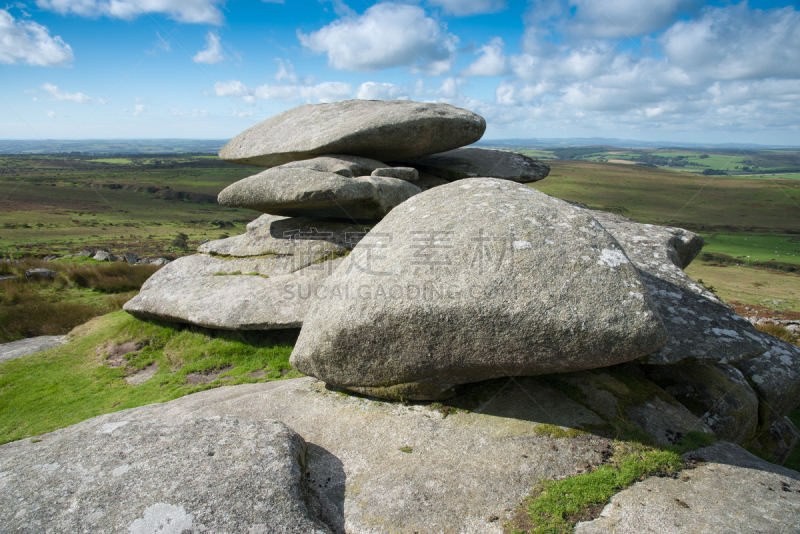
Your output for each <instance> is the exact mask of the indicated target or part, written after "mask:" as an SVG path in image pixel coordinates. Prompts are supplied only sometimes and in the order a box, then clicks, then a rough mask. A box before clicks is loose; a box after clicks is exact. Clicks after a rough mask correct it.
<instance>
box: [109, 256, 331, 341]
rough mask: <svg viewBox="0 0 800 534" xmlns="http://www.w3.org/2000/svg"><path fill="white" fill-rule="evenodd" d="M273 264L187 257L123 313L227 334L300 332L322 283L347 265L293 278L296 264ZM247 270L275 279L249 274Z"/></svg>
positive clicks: (312, 269) (320, 267) (314, 268)
mask: <svg viewBox="0 0 800 534" xmlns="http://www.w3.org/2000/svg"><path fill="white" fill-rule="evenodd" d="M272 260H273V261H270V259H269V258H268V259H266V260H264V259H236V260H225V259H219V258H214V257H211V256H206V255H204V254H196V255H194V256H187V257H184V258H181V259H179V260H176V261H174V262H172V263H170V264H169V265H168V266H167V267H164V268H163V269H161V270H159V271H158V272H156V273H155V274H154V275H153V276H151V277H150V278H149V279H148V280H147V281H146V282H145V283H144V285H142V289H141V291H140V292H139V294H138V295H136V296H135V297H134V298H132V299H131V300H129V301H128V302H126V303H125V305H124V306H123V309H124V310H125V311H126V312H128V313H130V314H131V315H134V316H135V317H138V318H140V319H148V320H158V321H167V322H177V323H185V324H193V325H197V326H202V327H205V328H219V329H223V330H275V329H286V328H300V327H301V326H302V325H303V318H304V317H305V315H306V312H307V311H308V308H309V306H310V305H311V303H312V302H313V301H314V299H315V298H316V294H317V293H318V291H319V289H320V286H321V285H322V281H323V280H324V279H325V278H326V277H328V276H330V274H331V273H332V272H333V271H334V270H335V269H336V267H338V265H339V264H340V263H341V261H342V260H341V259H334V260H330V261H324V262H322V263H318V264H315V265H310V266H308V267H305V268H302V269H300V270H296V272H292V271H289V272H288V273H287V270H289V268H290V267H289V265H290V263H289V262H290V261H291V260H287V259H286V258H277V259H276V258H273V259H272ZM195 266H204V267H205V269H203V270H200V269H196V268H195ZM243 266H249V267H250V268H251V269H261V270H262V271H264V272H270V273H273V274H272V275H264V274H260V273H259V272H258V271H255V270H253V271H246V270H244V269H246V268H247V267H244V269H243V268H242V267H243ZM276 271H277V272H276Z"/></svg>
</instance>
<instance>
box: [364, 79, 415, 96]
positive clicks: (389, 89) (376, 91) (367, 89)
mask: <svg viewBox="0 0 800 534" xmlns="http://www.w3.org/2000/svg"><path fill="white" fill-rule="evenodd" d="M356 98H358V99H359V100H408V91H407V90H406V88H405V87H402V86H400V85H394V84H392V83H378V82H365V83H362V84H361V85H359V86H358V90H356Z"/></svg>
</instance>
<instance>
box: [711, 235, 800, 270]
mask: <svg viewBox="0 0 800 534" xmlns="http://www.w3.org/2000/svg"><path fill="white" fill-rule="evenodd" d="M704 239H705V242H706V246H705V247H703V252H713V253H718V254H727V255H728V256H732V257H734V258H741V259H746V260H749V261H756V260H757V261H761V262H764V261H778V262H784V263H795V264H798V265H800V234H797V235H785V236H774V235H749V234H712V235H706V236H704Z"/></svg>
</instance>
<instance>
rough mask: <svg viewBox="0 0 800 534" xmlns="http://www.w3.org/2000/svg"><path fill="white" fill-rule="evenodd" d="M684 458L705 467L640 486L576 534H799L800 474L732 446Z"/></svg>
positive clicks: (626, 492) (718, 445)
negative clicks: (704, 533)
mask: <svg viewBox="0 0 800 534" xmlns="http://www.w3.org/2000/svg"><path fill="white" fill-rule="evenodd" d="M685 456H686V457H687V458H689V459H693V460H697V461H701V462H707V463H703V464H700V465H699V466H698V467H696V468H695V469H691V470H686V471H683V472H682V473H681V474H680V476H679V477H678V478H670V477H663V478H658V477H651V478H648V479H647V480H644V481H643V482H637V483H636V484H634V485H633V486H631V487H630V488H628V489H626V490H624V491H622V492H620V493H618V494H617V495H615V496H614V497H613V498H612V499H611V502H610V503H609V504H608V505H607V506H606V507H605V509H604V510H603V512H602V514H601V516H600V517H599V518H597V519H595V520H593V521H588V522H584V523H578V525H577V526H576V528H575V533H576V534H594V533H598V534H600V533H602V534H609V533H613V534H643V533H653V534H679V533H681V534H682V533H687V534H688V533H695V532H736V533H756V532H758V533H775V534H782V533H786V532H800V473H798V472H796V471H792V470H791V469H785V468H783V467H780V466H777V465H773V464H770V463H768V462H765V461H764V460H761V459H760V458H758V457H756V456H754V455H752V454H750V453H748V452H747V451H745V450H744V449H742V448H741V447H739V446H737V445H734V444H733V443H728V442H719V443H716V444H714V445H713V446H711V447H705V448H703V449H699V450H697V451H694V452H691V453H687V454H686V455H685Z"/></svg>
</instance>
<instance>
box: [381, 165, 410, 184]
mask: <svg viewBox="0 0 800 534" xmlns="http://www.w3.org/2000/svg"><path fill="white" fill-rule="evenodd" d="M372 176H387V177H389V178H397V179H398V180H405V181H406V182H416V181H417V180H419V171H418V170H417V169H415V168H414V167H389V168H388V169H376V170H374V171H372Z"/></svg>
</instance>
